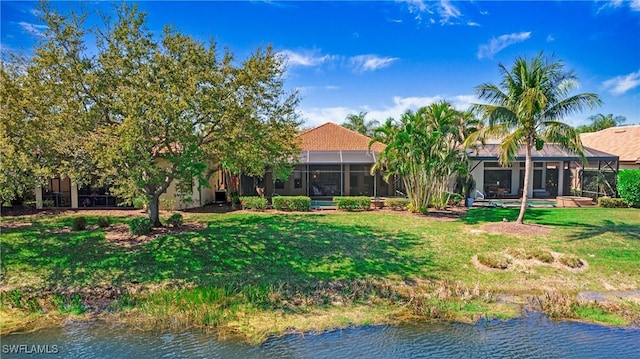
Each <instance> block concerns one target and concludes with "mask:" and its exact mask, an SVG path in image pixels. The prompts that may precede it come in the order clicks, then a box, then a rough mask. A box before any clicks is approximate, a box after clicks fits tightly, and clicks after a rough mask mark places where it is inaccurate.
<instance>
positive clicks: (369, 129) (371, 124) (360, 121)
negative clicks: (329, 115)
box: [342, 112, 380, 137]
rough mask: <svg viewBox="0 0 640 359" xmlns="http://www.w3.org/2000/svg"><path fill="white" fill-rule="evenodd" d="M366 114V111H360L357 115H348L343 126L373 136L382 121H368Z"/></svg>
mask: <svg viewBox="0 0 640 359" xmlns="http://www.w3.org/2000/svg"><path fill="white" fill-rule="evenodd" d="M366 116H367V113H366V112H360V113H359V114H357V115H354V114H350V115H347V117H346V118H345V122H344V123H343V124H342V127H344V128H348V129H350V130H352V131H356V132H358V133H360V134H362V135H365V136H369V137H371V136H373V131H374V130H375V128H376V127H377V126H378V125H380V123H379V122H378V121H376V120H371V121H366V120H365V117H366Z"/></svg>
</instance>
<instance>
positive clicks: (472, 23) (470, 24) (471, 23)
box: [467, 21, 480, 26]
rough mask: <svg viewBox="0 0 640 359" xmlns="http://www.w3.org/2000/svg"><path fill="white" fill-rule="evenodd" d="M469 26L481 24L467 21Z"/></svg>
mask: <svg viewBox="0 0 640 359" xmlns="http://www.w3.org/2000/svg"><path fill="white" fill-rule="evenodd" d="M467 26H480V24H478V23H477V22H474V21H467Z"/></svg>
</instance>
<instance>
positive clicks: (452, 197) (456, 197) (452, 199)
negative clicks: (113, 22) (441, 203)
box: [448, 193, 464, 207]
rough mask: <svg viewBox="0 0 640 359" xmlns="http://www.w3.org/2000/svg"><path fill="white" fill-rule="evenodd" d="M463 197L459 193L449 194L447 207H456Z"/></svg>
mask: <svg viewBox="0 0 640 359" xmlns="http://www.w3.org/2000/svg"><path fill="white" fill-rule="evenodd" d="M463 198H464V197H463V196H462V195H461V194H460V193H449V202H448V204H449V206H453V207H458V206H460V203H461V202H462V199H463Z"/></svg>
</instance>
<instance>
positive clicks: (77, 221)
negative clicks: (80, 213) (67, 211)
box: [71, 217, 87, 231]
mask: <svg viewBox="0 0 640 359" xmlns="http://www.w3.org/2000/svg"><path fill="white" fill-rule="evenodd" d="M71 228H72V229H73V230H74V231H84V230H85V229H87V219H86V218H85V217H75V218H73V223H72V225H71Z"/></svg>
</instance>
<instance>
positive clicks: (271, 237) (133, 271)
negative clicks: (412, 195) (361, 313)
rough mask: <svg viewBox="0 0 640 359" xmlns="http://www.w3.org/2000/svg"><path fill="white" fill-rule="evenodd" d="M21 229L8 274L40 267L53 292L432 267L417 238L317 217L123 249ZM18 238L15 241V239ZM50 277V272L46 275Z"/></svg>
mask: <svg viewBox="0 0 640 359" xmlns="http://www.w3.org/2000/svg"><path fill="white" fill-rule="evenodd" d="M50 229H51V227H47V229H45V228H44V227H39V226H35V227H30V228H26V229H16V230H13V231H11V232H13V233H12V234H11V235H8V236H7V237H6V238H5V239H3V240H2V242H3V243H2V246H3V251H2V261H3V265H4V266H5V270H8V271H17V270H20V269H19V268H20V267H21V266H23V265H28V266H31V267H34V268H35V271H36V272H38V273H42V275H43V276H45V277H46V282H47V283H48V284H49V285H50V286H52V287H54V288H55V287H58V288H61V287H65V288H66V287H89V286H96V285H97V284H101V285H112V286H120V285H122V284H125V283H128V282H131V283H145V282H147V283H157V282H162V281H166V280H180V281H185V282H188V283H192V284H196V285H229V284H237V285H269V284H277V283H288V284H292V285H295V284H310V283H314V282H325V281H333V280H341V279H347V280H349V279H361V278H371V277H387V276H390V275H398V276H409V275H412V274H416V273H425V272H428V271H429V268H430V267H432V266H433V265H434V264H433V261H432V255H433V253H432V252H431V251H426V252H425V251H424V250H423V249H421V250H419V251H418V250H413V248H414V247H415V246H416V245H417V244H418V243H419V244H420V245H421V246H423V245H424V243H422V242H420V240H419V238H418V237H416V236H414V235H411V234H407V233H396V232H394V233H391V232H381V231H379V230H378V229H374V228H371V227H367V226H361V225H339V224H326V223H321V222H320V221H319V219H318V218H314V217H312V216H295V215H276V216H266V215H265V216H247V217H240V218H238V217H231V218H230V217H222V218H220V217H218V218H216V220H215V221H212V222H210V223H209V226H208V227H207V228H205V229H203V230H200V231H197V232H188V233H182V234H180V235H175V236H173V235H170V236H165V237H160V238H158V239H156V240H154V241H152V242H149V243H147V244H145V245H141V246H138V247H132V248H123V247H118V246H115V245H112V244H109V243H107V242H105V240H104V232H103V231H101V230H93V231H80V232H71V233H51V231H50ZM13 236H16V237H13ZM45 273H47V274H46V275H45Z"/></svg>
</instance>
